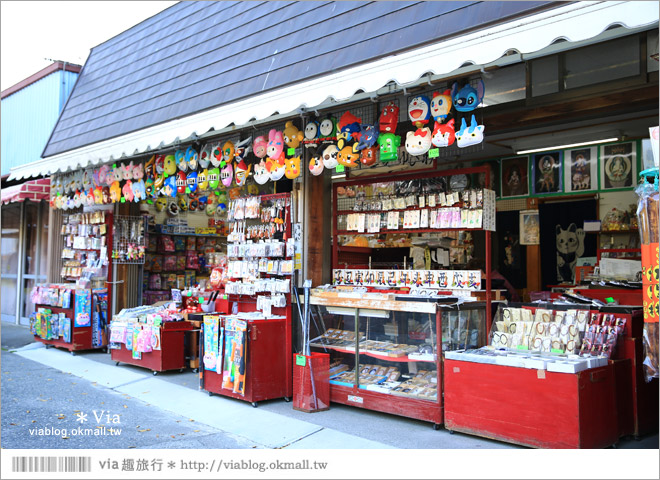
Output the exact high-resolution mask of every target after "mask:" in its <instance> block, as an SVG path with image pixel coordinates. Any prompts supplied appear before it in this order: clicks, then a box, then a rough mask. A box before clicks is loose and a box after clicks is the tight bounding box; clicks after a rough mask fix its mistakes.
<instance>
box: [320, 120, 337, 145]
mask: <svg viewBox="0 0 660 480" xmlns="http://www.w3.org/2000/svg"><path fill="white" fill-rule="evenodd" d="M318 136H319V140H320V141H321V142H324V143H329V142H334V141H336V140H337V119H335V118H333V117H328V118H325V119H323V120H322V121H321V123H320V124H319V128H318Z"/></svg>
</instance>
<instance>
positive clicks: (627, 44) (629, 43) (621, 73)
mask: <svg viewBox="0 0 660 480" xmlns="http://www.w3.org/2000/svg"><path fill="white" fill-rule="evenodd" d="M639 73H640V58H639V37H638V36H636V35H633V36H629V37H624V38H619V39H616V40H612V41H610V42H606V43H603V44H597V45H592V46H588V47H584V48H580V49H577V50H572V51H569V52H566V53H565V54H564V78H563V81H564V88H566V89H570V88H577V87H583V86H586V85H593V84H596V83H603V82H611V81H613V80H618V79H622V78H626V77H632V76H635V75H639Z"/></svg>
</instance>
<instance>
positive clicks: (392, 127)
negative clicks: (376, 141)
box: [378, 102, 399, 133]
mask: <svg viewBox="0 0 660 480" xmlns="http://www.w3.org/2000/svg"><path fill="white" fill-rule="evenodd" d="M398 123H399V107H398V106H397V105H396V104H395V103H394V102H390V103H388V104H387V105H385V107H384V108H383V111H382V112H381V113H380V119H379V120H378V127H379V129H380V131H381V132H382V133H394V132H396V126H397V124H398Z"/></svg>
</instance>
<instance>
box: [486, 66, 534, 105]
mask: <svg viewBox="0 0 660 480" xmlns="http://www.w3.org/2000/svg"><path fill="white" fill-rule="evenodd" d="M484 82H485V83H486V95H485V97H484V104H485V105H498V104H500V103H507V102H514V101H516V100H523V99H524V98H525V65H524V64H523V63H520V64H517V65H513V66H510V67H507V68H502V69H500V70H497V71H496V72H495V73H494V74H493V75H492V76H490V77H485V78H484Z"/></svg>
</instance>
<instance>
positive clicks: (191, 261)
mask: <svg viewBox="0 0 660 480" xmlns="http://www.w3.org/2000/svg"><path fill="white" fill-rule="evenodd" d="M185 269H191V270H199V257H198V256H197V255H196V254H195V253H194V252H193V253H188V255H186V264H185Z"/></svg>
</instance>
